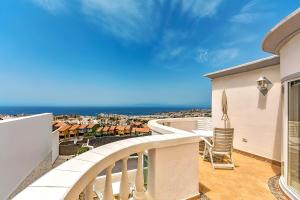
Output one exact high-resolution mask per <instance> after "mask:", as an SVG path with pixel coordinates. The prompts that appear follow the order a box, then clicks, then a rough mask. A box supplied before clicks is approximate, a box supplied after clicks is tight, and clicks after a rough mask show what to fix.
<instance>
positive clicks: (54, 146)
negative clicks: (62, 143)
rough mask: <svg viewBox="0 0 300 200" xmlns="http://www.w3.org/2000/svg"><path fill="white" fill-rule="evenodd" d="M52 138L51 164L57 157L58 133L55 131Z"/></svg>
mask: <svg viewBox="0 0 300 200" xmlns="http://www.w3.org/2000/svg"><path fill="white" fill-rule="evenodd" d="M51 137H52V164H53V163H54V162H55V160H56V159H57V157H58V155H59V132H58V130H55V131H53V132H52V134H51Z"/></svg>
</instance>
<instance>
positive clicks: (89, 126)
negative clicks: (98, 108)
mask: <svg viewBox="0 0 300 200" xmlns="http://www.w3.org/2000/svg"><path fill="white" fill-rule="evenodd" d="M94 126H96V124H89V125H88V126H87V128H94Z"/></svg>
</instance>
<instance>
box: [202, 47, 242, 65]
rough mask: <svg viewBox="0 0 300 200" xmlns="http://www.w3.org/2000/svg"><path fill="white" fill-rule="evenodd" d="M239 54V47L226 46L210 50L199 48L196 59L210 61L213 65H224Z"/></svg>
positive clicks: (204, 61) (203, 61)
mask: <svg viewBox="0 0 300 200" xmlns="http://www.w3.org/2000/svg"><path fill="white" fill-rule="evenodd" d="M238 56H239V50H238V49H237V48H225V49H218V50H213V51H209V50H208V49H203V48H199V49H198V54H197V56H196V60H197V61H198V62H199V63H208V64H209V65H211V66H214V67H217V66H223V65H224V64H226V63H228V62H230V61H232V60H234V59H235V58H237V57H238Z"/></svg>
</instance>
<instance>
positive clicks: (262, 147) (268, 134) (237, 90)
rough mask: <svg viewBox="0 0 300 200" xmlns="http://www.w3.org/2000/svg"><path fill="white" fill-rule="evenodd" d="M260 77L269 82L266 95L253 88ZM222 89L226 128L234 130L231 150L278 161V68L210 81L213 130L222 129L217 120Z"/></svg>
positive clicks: (279, 108)
mask: <svg viewBox="0 0 300 200" xmlns="http://www.w3.org/2000/svg"><path fill="white" fill-rule="evenodd" d="M260 76H265V77H267V78H268V79H269V80H270V81H271V82H272V83H273V85H272V88H271V89H270V90H269V92H268V94H267V95H266V96H263V95H262V94H261V93H260V92H259V90H258V89H257V87H256V80H257V79H258V78H259V77H260ZM223 89H225V91H226V95H227V101H228V116H229V118H230V121H229V123H228V125H229V126H230V127H232V128H234V148H235V149H238V150H241V151H245V152H248V153H252V154H255V155H258V156H262V157H265V158H268V159H272V160H276V161H280V156H281V155H280V148H281V134H282V133H281V132H282V129H281V124H282V122H281V121H282V106H281V104H282V102H281V82H280V69H279V65H275V66H270V67H265V68H261V69H257V70H253V71H249V72H244V73H239V74H234V75H229V76H225V77H220V78H216V79H213V81H212V120H213V126H214V127H221V128H222V127H224V122H223V121H222V120H221V117H222V106H221V99H222V92H223Z"/></svg>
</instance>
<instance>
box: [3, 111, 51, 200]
mask: <svg viewBox="0 0 300 200" xmlns="http://www.w3.org/2000/svg"><path fill="white" fill-rule="evenodd" d="M51 122H52V114H40V115H34V116H29V117H21V118H15V119H9V120H3V121H0V135H1V139H0V163H1V164H0V177H1V178H0V199H7V198H8V196H9V195H10V194H11V193H12V192H13V191H14V190H15V189H16V188H17V187H18V185H19V184H20V183H21V182H22V181H23V180H24V179H25V178H26V177H27V176H28V175H29V174H30V173H31V172H32V170H34V169H35V168H36V167H37V166H38V165H39V163H40V162H41V161H43V160H44V159H45V157H46V156H47V155H48V154H49V153H51V149H52V138H51V131H52V130H51V129H52V126H51Z"/></svg>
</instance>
